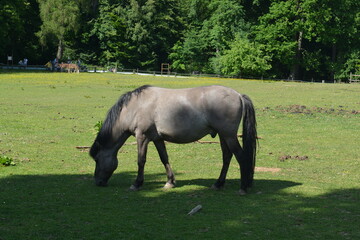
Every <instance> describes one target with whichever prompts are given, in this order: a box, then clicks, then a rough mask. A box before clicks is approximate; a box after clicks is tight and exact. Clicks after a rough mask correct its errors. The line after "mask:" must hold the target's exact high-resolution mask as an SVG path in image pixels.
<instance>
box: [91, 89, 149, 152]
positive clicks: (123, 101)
mask: <svg viewBox="0 0 360 240" xmlns="http://www.w3.org/2000/svg"><path fill="white" fill-rule="evenodd" d="M149 87H151V86H150V85H144V86H141V87H139V88H137V89H135V90H133V91H130V92H127V93H125V94H123V95H122V96H121V97H120V98H119V100H118V101H117V102H116V103H115V104H114V106H112V107H111V108H110V110H109V112H108V114H107V117H106V119H105V121H104V123H103V125H102V127H101V129H100V131H99V134H98V136H97V138H96V141H97V142H98V143H100V144H101V145H106V143H108V141H109V140H111V133H112V129H113V127H114V125H115V123H116V121H117V119H118V117H119V114H120V112H121V109H122V108H123V107H124V106H126V105H127V104H128V103H129V101H130V99H131V98H132V97H133V96H138V95H139V94H140V93H142V92H143V91H144V90H145V89H147V88H149Z"/></svg>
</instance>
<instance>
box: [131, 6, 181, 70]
mask: <svg viewBox="0 0 360 240" xmlns="http://www.w3.org/2000/svg"><path fill="white" fill-rule="evenodd" d="M182 2H183V1H178V0H158V1H155V0H130V4H129V5H128V6H127V7H126V19H127V36H128V38H129V39H130V40H131V41H132V42H133V44H134V47H135V48H136V52H137V56H138V62H139V65H140V66H141V67H143V68H148V69H159V68H160V64H161V63H164V62H167V61H168V54H169V52H170V49H171V47H172V46H173V45H174V44H175V42H176V41H177V39H179V37H180V34H181V32H182V29H183V23H184V20H183V17H182V15H183V12H182V9H181V6H182V5H181V3H182Z"/></svg>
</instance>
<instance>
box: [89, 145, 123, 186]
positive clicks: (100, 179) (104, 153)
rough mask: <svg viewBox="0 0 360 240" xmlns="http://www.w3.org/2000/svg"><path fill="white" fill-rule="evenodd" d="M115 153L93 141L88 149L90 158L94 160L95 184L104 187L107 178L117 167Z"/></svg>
mask: <svg viewBox="0 0 360 240" xmlns="http://www.w3.org/2000/svg"><path fill="white" fill-rule="evenodd" d="M116 154H117V151H114V150H113V149H107V148H105V147H104V146H102V145H101V144H100V143H99V142H98V141H96V140H95V142H94V144H93V145H92V146H91V149H90V156H91V157H92V158H93V159H94V160H95V162H96V167H95V174H94V177H95V184H96V185H97V186H106V185H107V182H108V180H109V178H110V177H111V175H112V174H113V172H114V171H115V169H116V168H117V166H118V160H117V157H116Z"/></svg>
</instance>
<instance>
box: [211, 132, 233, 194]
mask: <svg viewBox="0 0 360 240" xmlns="http://www.w3.org/2000/svg"><path fill="white" fill-rule="evenodd" d="M220 145H221V150H222V158H223V166H222V169H221V172H220V176H219V178H218V180H217V181H216V182H215V183H214V185H212V188H214V189H220V188H222V187H223V186H224V184H225V179H226V174H227V172H228V170H229V165H230V161H231V158H232V156H233V154H232V152H231V151H230V149H229V147H228V146H227V144H226V142H225V140H224V139H223V138H222V137H221V136H220Z"/></svg>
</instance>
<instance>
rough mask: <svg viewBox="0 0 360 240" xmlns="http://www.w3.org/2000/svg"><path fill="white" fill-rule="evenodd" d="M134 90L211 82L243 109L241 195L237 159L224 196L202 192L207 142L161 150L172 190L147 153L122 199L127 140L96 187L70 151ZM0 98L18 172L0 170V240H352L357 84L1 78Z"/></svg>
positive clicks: (77, 152) (81, 157)
mask: <svg viewBox="0 0 360 240" xmlns="http://www.w3.org/2000/svg"><path fill="white" fill-rule="evenodd" d="M144 84H151V85H155V86H161V87H171V88H185V87H195V86H201V85H211V84H219V85H224V86H228V87H231V88H234V89H235V90H237V91H238V92H240V93H245V94H247V95H248V96H249V97H250V98H251V99H252V100H253V103H254V105H255V108H256V113H257V122H258V135H259V137H260V139H259V144H260V147H259V150H258V155H257V156H258V157H257V165H256V166H257V168H256V171H255V181H254V186H253V188H252V189H251V190H250V191H249V194H247V195H246V196H239V195H238V194H237V192H238V190H239V187H240V185H239V166H238V164H237V162H236V160H235V159H233V161H232V163H231V166H230V169H229V172H228V176H227V182H226V184H225V188H224V189H223V190H220V191H214V190H212V189H210V186H211V185H212V184H213V183H214V182H215V181H216V179H217V178H218V176H219V173H220V169H221V166H222V160H221V150H220V146H219V144H216V143H191V144H185V145H177V144H167V149H168V153H169V160H170V164H171V165H172V168H173V170H174V172H175V175H176V178H177V187H176V188H174V189H171V190H163V189H162V188H161V187H162V186H163V184H164V183H165V182H166V174H165V169H164V167H163V165H162V164H161V162H160V160H159V157H158V155H157V152H156V149H155V147H154V146H153V145H152V144H150V146H149V152H148V160H147V164H146V166H145V183H144V186H143V187H142V190H140V191H137V192H131V191H128V188H129V187H130V185H131V184H132V182H133V181H134V179H135V176H136V171H137V163H136V154H137V153H136V145H134V144H133V142H134V138H130V139H129V140H128V141H127V144H126V145H125V146H124V147H122V148H121V149H120V152H119V153H118V159H119V166H118V169H117V170H116V171H115V173H114V175H113V176H112V178H111V179H110V181H109V186H108V187H105V188H101V187H96V186H95V184H94V180H93V171H94V167H95V164H94V162H93V160H92V159H91V158H90V157H89V155H88V152H87V151H86V149H81V148H80V149H78V148H76V147H82V146H85V147H86V146H90V145H91V144H92V142H93V140H94V138H95V133H96V130H95V127H94V125H95V124H96V123H97V122H98V121H100V120H103V119H104V118H105V115H106V113H107V111H108V109H109V108H110V107H111V106H112V105H113V104H114V103H115V101H116V100H117V99H118V98H119V97H120V95H121V94H123V93H125V92H127V91H130V90H133V89H134V88H136V87H139V86H141V85H144ZM0 91H1V94H0V156H8V157H10V158H12V159H13V160H14V162H15V164H16V165H15V166H7V167H5V166H0V239H1V240H11V239H359V238H360V230H359V226H360V204H359V200H360V177H359V172H360V150H359V144H360V138H359V132H360V131H359V130H360V85H358V84H351V85H350V84H320V83H318V84H312V83H295V82H271V81H245V80H237V79H217V78H167V77H154V76H137V75H120V74H110V73H109V74H94V73H93V74H91V73H81V74H67V73H16V72H14V73H7V72H1V73H0ZM239 133H240V132H239ZM202 140H203V141H214V142H216V141H218V139H217V138H215V139H212V138H211V137H210V136H207V137H205V138H204V139H202ZM198 204H201V205H202V207H203V208H202V209H201V210H200V211H199V212H198V213H196V214H194V215H193V216H188V215H187V213H188V212H189V211H190V210H191V209H192V208H194V207H195V206H197V205H198Z"/></svg>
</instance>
